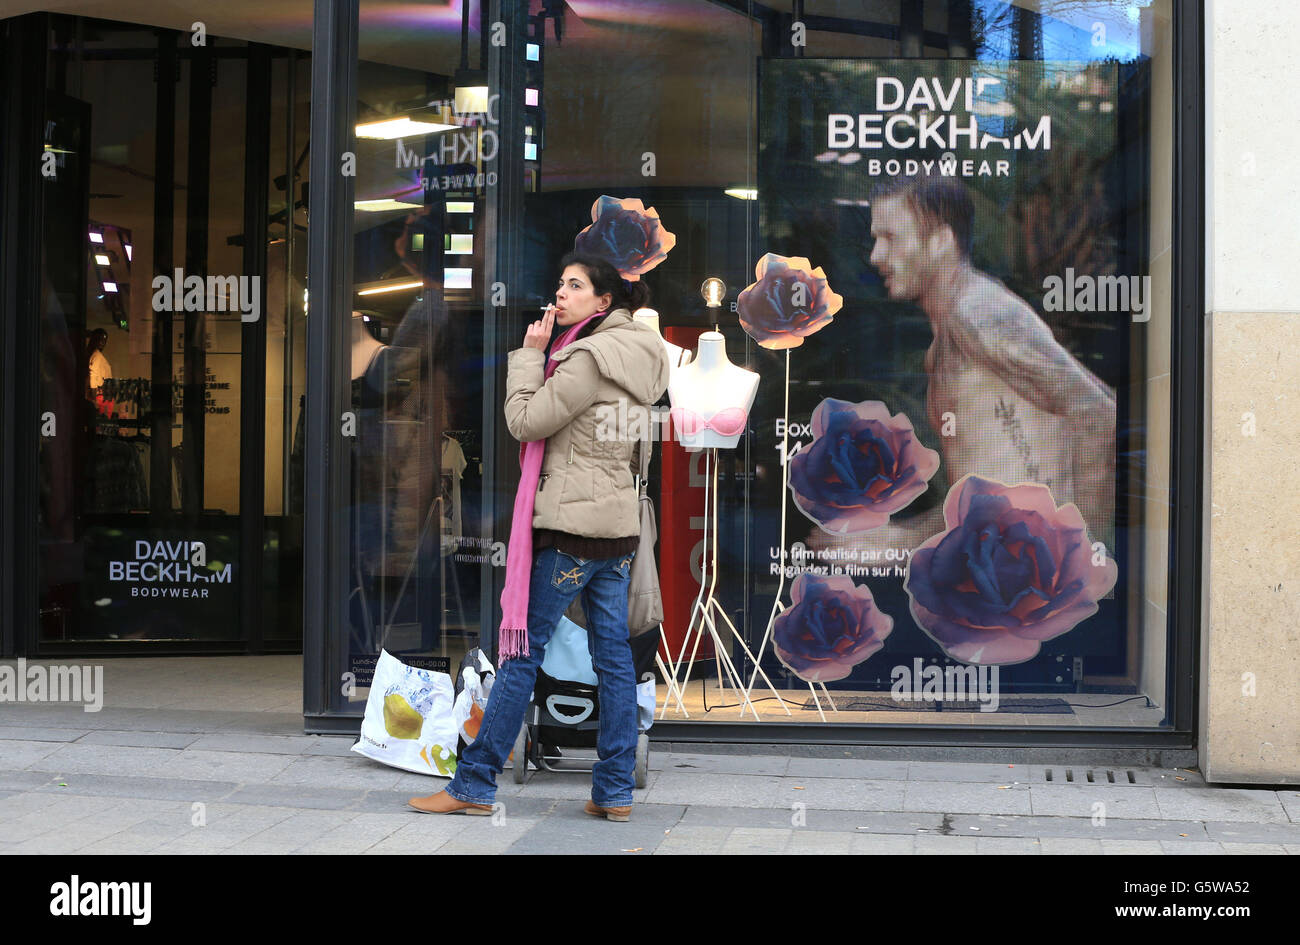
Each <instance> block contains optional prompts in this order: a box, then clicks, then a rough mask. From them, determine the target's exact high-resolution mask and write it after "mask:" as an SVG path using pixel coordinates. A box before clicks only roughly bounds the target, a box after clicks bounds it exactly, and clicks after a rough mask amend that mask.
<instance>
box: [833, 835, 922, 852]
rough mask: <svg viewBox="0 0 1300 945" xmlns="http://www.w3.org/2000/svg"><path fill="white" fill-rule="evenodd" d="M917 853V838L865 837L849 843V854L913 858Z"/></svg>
mask: <svg viewBox="0 0 1300 945" xmlns="http://www.w3.org/2000/svg"><path fill="white" fill-rule="evenodd" d="M915 852H916V838H915V837H903V836H885V835H863V836H858V837H854V838H853V840H852V841H851V842H850V843H849V853H851V854H854V855H857V854H866V855H869V856H900V855H901V856H911V855H912V854H913V853H915Z"/></svg>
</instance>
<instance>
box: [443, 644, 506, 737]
mask: <svg viewBox="0 0 1300 945" xmlns="http://www.w3.org/2000/svg"><path fill="white" fill-rule="evenodd" d="M494 678H495V674H494V673H493V670H492V663H491V661H490V660H489V659H488V658H487V657H486V656H484V655H483V651H482V650H480V649H479V648H478V647H475V648H474V649H472V650H470V651H469V652H468V653H466V654H465V659H463V660H462V661H461V664H460V679H459V680H458V681H457V686H456V688H457V692H456V705H455V707H454V708H453V709H452V713H451V714H452V719H453V721H454V722H455V725H456V734H457V735H458V736H459V737H460V744H461V745H468V744H470V743H472V742H473V741H474V739H475V738H477V737H478V729H479V726H480V725H481V724H482V723H483V711H484V710H485V709H486V708H487V703H488V696H489V695H490V694H491V692H492V680H493V679H494ZM458 747H459V746H458Z"/></svg>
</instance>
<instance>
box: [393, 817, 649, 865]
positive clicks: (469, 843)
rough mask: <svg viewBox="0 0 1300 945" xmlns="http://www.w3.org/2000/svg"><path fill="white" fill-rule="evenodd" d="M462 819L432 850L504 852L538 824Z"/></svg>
mask: <svg viewBox="0 0 1300 945" xmlns="http://www.w3.org/2000/svg"><path fill="white" fill-rule="evenodd" d="M428 816H432V815H428ZM464 819H465V820H467V821H469V822H470V823H469V826H468V827H466V828H465V829H464V830H462V831H460V832H459V833H457V834H456V836H454V837H452V838H451V839H450V840H448V841H447V842H446V843H444V844H442V845H441V846H439V847H438V848H437V849H436V850H435V851H433V852H435V853H438V854H439V855H444V854H446V855H453V856H457V855H463V854H495V853H506V852H507V851H509V849H510V848H511V847H512V846H513V845H514V844H515V843H516V842H518V841H519V840H520V839H521V838H523V837H524V836H526V835H527V834H528V832H529V831H530V830H532V829H533V828H534V827H536V826H537V824H538V821H535V820H526V819H523V818H519V817H510V818H507V819H506V820H505V821H504V822H502V823H500V824H497V825H494V824H492V822H491V819H490V818H487V817H465V818H464ZM634 845H635V844H634ZM372 849H373V847H372Z"/></svg>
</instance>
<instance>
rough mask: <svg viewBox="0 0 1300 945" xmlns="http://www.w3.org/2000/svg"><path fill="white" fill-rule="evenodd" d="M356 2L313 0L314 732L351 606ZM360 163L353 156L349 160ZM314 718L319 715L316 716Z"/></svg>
mask: <svg viewBox="0 0 1300 945" xmlns="http://www.w3.org/2000/svg"><path fill="white" fill-rule="evenodd" d="M358 16H359V11H358V0H332V2H331V0H316V4H315V19H314V21H313V25H312V63H311V78H312V100H311V173H310V178H309V179H310V181H311V206H310V215H311V222H310V224H309V226H308V231H307V284H308V292H307V301H308V316H307V442H306V457H307V460H306V463H305V464H304V465H305V467H306V479H307V481H306V500H305V503H304V506H305V508H304V513H305V514H304V526H303V527H304V535H303V572H304V573H303V640H302V654H303V660H302V667H303V714H304V716H305V717H306V722H307V728H308V730H318V727H319V726H320V725H322V724H328V723H326V722H323V720H321V719H320V718H319V717H321V716H324V715H327V714H329V712H330V693H331V692H332V691H334V687H335V686H336V685H339V684H340V683H339V676H340V674H341V672H342V666H341V664H340V659H339V658H338V657H337V656H336V654H334V653H333V652H332V651H330V650H329V649H328V647H329V645H330V644H331V643H332V642H333V641H335V640H336V639H337V638H338V633H339V632H341V631H340V630H339V628H340V627H341V623H342V620H343V615H344V610H343V608H344V604H345V601H346V591H345V577H346V571H347V559H346V555H347V545H346V541H345V540H344V539H345V538H346V525H347V521H346V519H345V517H344V516H345V515H346V512H347V505H346V495H347V493H346V489H347V481H348V480H347V473H348V471H347V467H346V457H347V455H348V454H347V452H346V451H345V450H344V448H343V446H344V444H343V437H342V429H341V426H340V424H341V422H342V415H343V412H344V411H345V410H347V409H348V398H347V395H348V394H349V385H348V383H347V381H348V378H349V370H348V349H347V343H346V342H347V331H348V323H349V320H350V318H349V313H350V312H351V310H352V306H351V296H352V200H353V193H354V190H355V187H354V183H355V178H354V177H352V176H349V175H347V174H345V173H344V170H345V167H344V160H345V154H348V153H350V154H352V155H355V153H356V152H355V145H354V138H355V128H356V100H357V96H356V74H357V30H358ZM352 163H353V165H355V158H354V159H353V161H352ZM313 717H316V718H315V719H313Z"/></svg>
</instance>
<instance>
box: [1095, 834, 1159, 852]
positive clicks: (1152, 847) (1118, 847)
mask: <svg viewBox="0 0 1300 945" xmlns="http://www.w3.org/2000/svg"><path fill="white" fill-rule="evenodd" d="M1101 852H1102V853H1103V854H1105V855H1107V856H1111V855H1114V856H1162V855H1163V854H1164V848H1163V847H1161V846H1160V841H1159V840H1110V839H1107V838H1106V837H1102V838H1101Z"/></svg>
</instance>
